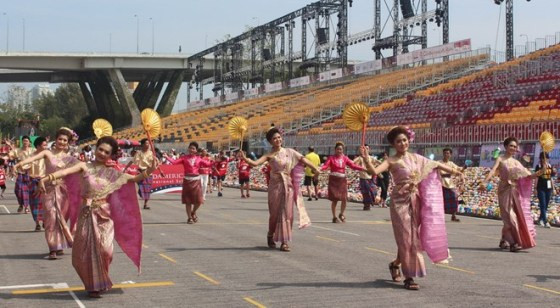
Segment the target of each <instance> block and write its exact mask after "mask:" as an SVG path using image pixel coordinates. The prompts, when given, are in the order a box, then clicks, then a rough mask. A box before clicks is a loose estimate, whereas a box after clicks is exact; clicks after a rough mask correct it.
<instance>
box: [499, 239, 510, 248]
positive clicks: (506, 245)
mask: <svg viewBox="0 0 560 308" xmlns="http://www.w3.org/2000/svg"><path fill="white" fill-rule="evenodd" d="M498 246H499V247H500V248H501V249H508V248H509V245H508V243H507V242H506V241H504V240H501V241H500V244H499V245H498Z"/></svg>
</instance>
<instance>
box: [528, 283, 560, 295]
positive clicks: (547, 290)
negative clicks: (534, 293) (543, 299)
mask: <svg viewBox="0 0 560 308" xmlns="http://www.w3.org/2000/svg"><path fill="white" fill-rule="evenodd" d="M523 286H524V287H527V288H531V289H536V290H541V291H545V292H549V293H552V294H556V295H560V292H558V291H554V290H551V289H547V288H541V287H537V286H534V285H530V284H524V285H523Z"/></svg>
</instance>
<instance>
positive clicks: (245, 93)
mask: <svg viewBox="0 0 560 308" xmlns="http://www.w3.org/2000/svg"><path fill="white" fill-rule="evenodd" d="M257 95H259V88H251V89H247V90H243V96H245V97H250V96H257Z"/></svg>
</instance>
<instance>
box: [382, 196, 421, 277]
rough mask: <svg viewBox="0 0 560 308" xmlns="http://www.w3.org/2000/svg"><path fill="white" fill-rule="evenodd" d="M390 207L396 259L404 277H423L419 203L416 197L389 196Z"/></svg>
mask: <svg viewBox="0 0 560 308" xmlns="http://www.w3.org/2000/svg"><path fill="white" fill-rule="evenodd" d="M391 198H392V202H391V206H390V213H391V221H392V223H393V233H394V235H395V241H396V242H397V249H398V258H399V259H400V261H401V266H402V273H403V275H404V276H405V277H424V276H425V275H426V265H425V264H424V256H423V255H422V244H421V240H420V232H419V226H420V201H419V200H418V198H417V196H416V195H413V196H412V200H411V197H410V195H408V194H407V195H398V194H397V193H393V194H392V195H391Z"/></svg>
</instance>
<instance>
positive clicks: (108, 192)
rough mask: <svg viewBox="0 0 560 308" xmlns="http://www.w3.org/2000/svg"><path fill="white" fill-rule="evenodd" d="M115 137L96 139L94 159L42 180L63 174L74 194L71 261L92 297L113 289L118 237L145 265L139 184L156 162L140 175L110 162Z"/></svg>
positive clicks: (125, 249) (70, 194)
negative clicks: (113, 270) (113, 265)
mask: <svg viewBox="0 0 560 308" xmlns="http://www.w3.org/2000/svg"><path fill="white" fill-rule="evenodd" d="M117 149H118V144H117V141H116V140H115V139H114V138H113V137H101V138H100V139H99V140H98V141H97V146H96V150H95V161H94V162H88V163H85V162H79V163H77V164H75V165H74V166H72V167H69V168H65V169H61V170H58V171H56V172H54V173H50V174H48V175H47V176H46V177H44V178H43V179H42V180H41V182H40V185H41V187H42V190H43V191H45V186H44V185H45V184H46V183H48V182H53V181H55V182H56V181H57V180H58V179H61V178H64V180H65V181H66V184H67V186H68V198H69V199H70V221H71V229H74V227H75V230H76V231H75V232H74V245H73V249H72V265H73V266H74V269H75V270H76V272H77V273H78V275H79V276H80V278H81V279H82V282H83V283H84V286H85V289H86V291H87V292H88V293H89V296H90V297H100V296H101V295H100V294H101V292H104V291H107V290H109V289H111V287H112V286H113V283H112V282H111V279H110V278H109V265H110V264H111V261H112V259H113V238H115V239H116V240H117V242H118V243H119V246H120V247H121V249H122V250H123V252H124V253H125V254H126V255H127V256H128V257H129V258H130V259H131V260H132V261H133V262H134V264H135V265H136V266H137V267H138V269H140V257H141V254H142V217H141V216H140V208H139V206H138V199H137V197H136V189H135V188H136V185H134V183H137V182H139V181H141V180H143V179H146V178H148V177H149V176H150V174H151V173H152V172H153V171H154V170H155V169H156V167H157V160H154V162H153V164H152V166H150V167H149V168H148V169H147V170H144V171H142V172H141V173H140V174H138V175H136V176H132V175H130V174H127V173H122V172H121V171H119V170H117V169H115V168H113V167H110V166H107V162H108V161H109V160H110V158H111V155H115V154H116V153H117Z"/></svg>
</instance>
